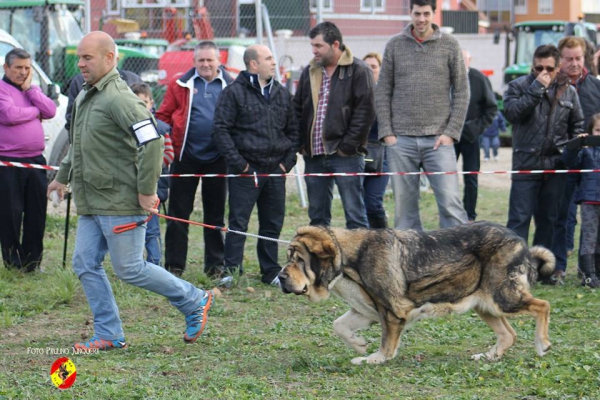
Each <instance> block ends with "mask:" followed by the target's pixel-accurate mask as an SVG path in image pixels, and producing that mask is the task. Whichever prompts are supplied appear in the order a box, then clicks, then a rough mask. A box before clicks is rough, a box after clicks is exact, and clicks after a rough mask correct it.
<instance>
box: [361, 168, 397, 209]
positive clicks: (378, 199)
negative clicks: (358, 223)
mask: <svg viewBox="0 0 600 400" xmlns="http://www.w3.org/2000/svg"><path fill="white" fill-rule="evenodd" d="M389 171H390V169H389V167H388V162H387V158H384V159H383V172H389ZM389 181H390V177H389V175H381V176H365V179H364V181H363V188H364V191H365V194H364V195H365V209H366V210H367V217H368V218H385V217H386V215H385V209H384V208H383V196H384V194H385V189H386V188H387V185H388V183H389Z"/></svg>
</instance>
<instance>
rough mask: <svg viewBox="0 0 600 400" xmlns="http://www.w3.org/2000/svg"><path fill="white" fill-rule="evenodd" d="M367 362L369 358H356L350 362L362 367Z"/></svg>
mask: <svg viewBox="0 0 600 400" xmlns="http://www.w3.org/2000/svg"><path fill="white" fill-rule="evenodd" d="M365 361H367V357H355V358H353V359H352V361H350V362H351V363H352V364H354V365H360V364H362V363H363V362H365Z"/></svg>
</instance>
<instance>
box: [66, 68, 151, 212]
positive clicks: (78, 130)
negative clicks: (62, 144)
mask: <svg viewBox="0 0 600 400" xmlns="http://www.w3.org/2000/svg"><path fill="white" fill-rule="evenodd" d="M148 119H150V120H151V121H152V123H153V124H154V119H153V117H152V114H151V113H150V112H149V111H148V110H147V109H146V106H145V105H144V103H143V102H142V101H141V100H140V99H139V98H138V97H137V96H136V95H135V94H133V92H132V91H131V90H129V87H128V86H127V84H126V83H125V82H124V81H123V80H122V79H121V78H120V77H119V73H118V72H117V70H116V69H113V70H112V71H111V72H109V73H108V74H106V75H105V76H104V77H103V78H102V79H101V80H100V81H99V82H98V83H96V85H94V86H92V87H89V86H87V85H84V89H83V90H82V91H81V92H80V93H79V95H78V96H77V98H76V99H75V104H74V105H73V113H72V120H71V130H70V138H71V147H70V148H69V152H68V153H67V156H66V157H65V158H64V160H63V161H62V163H61V165H60V170H59V172H58V174H57V176H56V180H57V181H58V182H60V183H63V184H66V183H67V182H69V183H70V184H71V189H72V190H73V196H74V201H75V205H76V207H77V214H79V215H140V214H145V213H146V211H144V209H143V208H142V207H141V206H140V204H139V201H138V194H144V195H152V194H154V193H156V183H157V181H158V177H159V175H160V171H161V163H162V152H163V148H162V146H163V143H162V139H160V137H158V140H152V141H149V142H146V143H145V144H144V145H142V146H138V142H137V141H136V136H135V134H134V131H133V128H132V127H133V125H134V124H136V123H138V122H141V121H144V120H146V121H147V120H148Z"/></svg>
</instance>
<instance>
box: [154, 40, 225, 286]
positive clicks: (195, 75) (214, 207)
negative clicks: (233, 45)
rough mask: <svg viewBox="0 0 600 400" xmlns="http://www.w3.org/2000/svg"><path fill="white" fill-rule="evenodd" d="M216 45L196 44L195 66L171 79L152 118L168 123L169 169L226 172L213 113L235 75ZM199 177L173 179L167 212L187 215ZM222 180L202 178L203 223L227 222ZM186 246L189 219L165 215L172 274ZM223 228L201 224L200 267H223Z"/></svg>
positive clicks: (215, 271) (211, 270)
mask: <svg viewBox="0 0 600 400" xmlns="http://www.w3.org/2000/svg"><path fill="white" fill-rule="evenodd" d="M219 66H220V62H219V50H218V48H217V46H216V45H215V44H214V43H213V42H209V41H205V42H201V43H200V44H199V45H198V46H196V48H195V50H194V68H192V69H191V70H189V71H188V72H186V73H185V74H184V75H182V76H181V77H180V78H179V79H177V80H174V81H173V82H171V83H170V84H169V86H168V88H167V93H166V94H165V98H164V100H163V103H162V104H161V106H160V109H159V110H158V111H157V112H156V118H157V119H159V120H161V121H164V122H166V123H167V124H169V125H171V139H172V140H173V147H174V148H175V161H174V162H173V164H172V166H171V173H172V174H224V173H226V172H227V167H226V165H225V161H224V160H223V158H222V157H221V154H219V152H218V150H217V147H216V146H215V143H214V141H213V139H212V130H213V116H214V112H215V105H216V103H217V99H218V97H219V95H220V94H221V92H222V91H223V89H224V88H225V87H226V86H227V85H228V84H229V83H231V82H232V81H233V79H232V78H231V77H230V76H229V75H228V74H227V73H226V72H224V71H223V70H222V69H220V68H219ZM198 183H199V178H175V179H172V180H171V186H170V200H169V207H168V214H169V215H170V216H172V217H176V218H181V219H189V217H190V214H191V213H192V211H193V209H194V198H195V195H196V189H197V188H198ZM226 191H227V186H226V180H225V179H224V178H203V180H202V207H203V211H204V212H203V215H204V223H205V224H208V225H216V226H223V225H225V222H224V219H225V199H226ZM187 249H188V225H187V224H185V223H182V222H176V221H172V220H169V221H167V232H166V234H165V267H166V269H167V270H169V271H171V272H172V273H174V274H176V275H181V274H182V273H183V271H184V270H185V266H186V259H187ZM223 249H224V246H223V237H222V235H221V232H220V231H218V230H214V229H208V228H204V272H205V273H206V274H208V275H210V276H212V275H219V274H220V273H221V272H222V267H223V256H224V251H223Z"/></svg>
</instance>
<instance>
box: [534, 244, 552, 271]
mask: <svg viewBox="0 0 600 400" xmlns="http://www.w3.org/2000/svg"><path fill="white" fill-rule="evenodd" d="M529 254H531V257H532V259H533V264H534V266H535V269H536V271H537V273H538V276H539V277H540V278H547V277H549V276H550V275H552V273H553V272H554V266H555V265H556V258H555V257H554V254H553V253H552V252H551V251H550V250H548V249H547V248H545V247H542V246H533V247H530V248H529Z"/></svg>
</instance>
